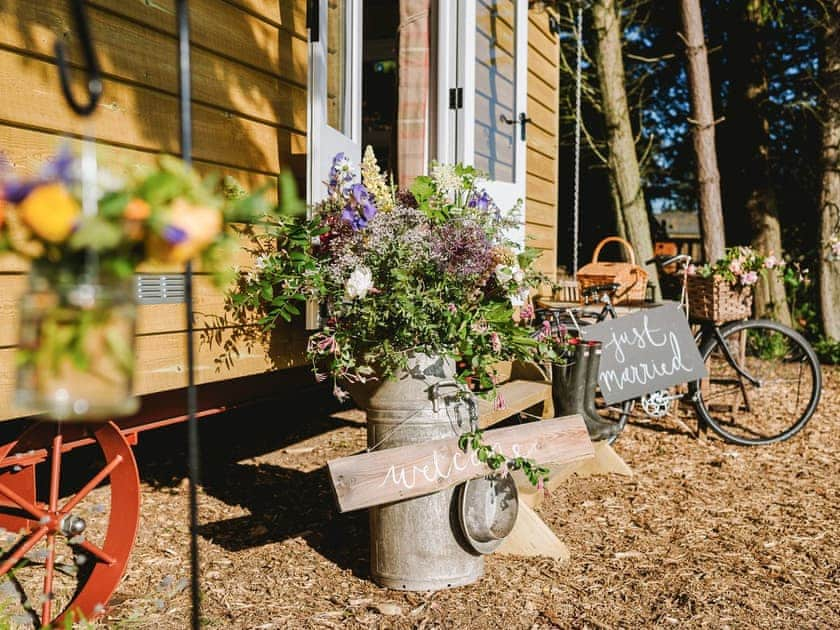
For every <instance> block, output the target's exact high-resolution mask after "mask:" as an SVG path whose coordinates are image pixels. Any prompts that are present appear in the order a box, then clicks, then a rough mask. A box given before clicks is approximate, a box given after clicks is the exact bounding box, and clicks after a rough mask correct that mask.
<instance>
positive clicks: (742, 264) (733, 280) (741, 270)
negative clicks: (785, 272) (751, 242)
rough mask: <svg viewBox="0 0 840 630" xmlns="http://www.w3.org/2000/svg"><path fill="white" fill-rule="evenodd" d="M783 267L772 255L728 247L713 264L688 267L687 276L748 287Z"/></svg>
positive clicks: (750, 249) (783, 263)
mask: <svg viewBox="0 0 840 630" xmlns="http://www.w3.org/2000/svg"><path fill="white" fill-rule="evenodd" d="M784 266H785V262H784V261H783V260H779V259H778V258H776V257H775V256H773V255H772V254H771V255H770V256H764V255H762V254H760V253H759V252H757V251H755V250H754V249H752V248H751V247H744V246H738V247H729V248H727V250H726V252H725V255H724V257H723V258H721V259H720V260H718V261H716V262H715V263H714V264H705V265H703V266H701V267H694V266H693V265H692V266H691V267H689V270H688V272H689V274H697V275H698V276H700V277H702V278H711V277H718V278H721V279H723V280H725V281H727V282H728V283H729V284H732V285H740V286H744V287H750V286H752V285H754V284H755V283H756V282H758V279H759V277H760V275H761V274H764V273H766V272H767V271H771V270H775V271H776V272H781V271H782V269H783V268H784Z"/></svg>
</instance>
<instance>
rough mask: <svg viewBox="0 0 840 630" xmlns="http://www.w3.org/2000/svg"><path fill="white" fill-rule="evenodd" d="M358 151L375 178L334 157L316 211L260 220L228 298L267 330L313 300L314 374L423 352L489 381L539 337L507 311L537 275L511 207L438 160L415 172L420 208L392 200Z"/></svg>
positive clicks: (354, 376) (384, 370) (391, 365)
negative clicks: (250, 258) (519, 244)
mask: <svg viewBox="0 0 840 630" xmlns="http://www.w3.org/2000/svg"><path fill="white" fill-rule="evenodd" d="M366 160H368V164H367V166H366V167H365V168H367V169H368V171H367V172H368V175H367V179H368V180H369V181H377V182H378V183H377V184H376V186H373V187H371V188H370V189H369V188H367V187H366V186H365V185H364V184H358V183H355V181H354V175H353V172H354V170H353V165H351V164H350V163H349V161H348V160H346V159H345V158H344V157H343V156H336V159H335V160H334V164H333V169H332V172H331V174H330V184H329V194H328V196H327V198H326V199H325V200H324V201H323V202H321V203H319V204H318V205H317V206H316V207H315V208H313V211H312V217H311V218H309V219H307V218H306V217H304V216H302V215H300V214H296V215H293V216H287V215H282V216H279V217H275V218H274V219H273V220H272V221H271V222H270V223H269V224H268V225H267V226H266V229H265V233H264V234H263V235H261V236H259V237H258V238H259V240H260V247H259V251H258V252H255V253H257V254H258V255H257V258H256V263H255V267H254V269H251V270H248V271H247V273H246V274H245V275H244V276H243V279H242V282H241V283H240V285H239V286H238V287H237V289H236V290H235V291H233V292H232V293H231V296H230V299H231V301H232V304H233V305H234V307H235V308H239V309H243V310H245V311H252V312H256V313H259V317H260V319H259V321H260V324H261V325H262V326H263V327H264V328H266V329H271V328H273V327H274V326H276V325H277V324H278V323H279V322H282V321H285V322H288V321H290V320H291V319H292V318H294V317H296V316H298V315H300V314H301V312H302V306H303V304H304V303H305V302H306V301H307V300H314V301H318V302H319V303H320V304H321V308H322V325H321V327H320V329H319V330H318V331H317V332H316V333H315V334H314V335H312V336H311V337H310V340H309V344H308V354H309V356H310V358H311V359H312V361H313V363H314V365H315V368H316V372H317V373H318V374H319V376H320V377H326V376H327V375H331V376H332V377H333V378H334V379H336V381H338V380H343V381H349V382H354V381H365V380H367V379H369V378H371V377H372V376H373V375H376V376H377V377H380V378H381V377H387V376H390V375H392V374H394V373H395V372H396V371H397V370H399V369H401V368H403V367H404V366H405V365H406V361H407V359H408V357H409V356H410V355H411V354H412V353H415V352H425V353H429V354H440V355H445V356H450V357H455V358H458V359H459V360H461V361H463V362H464V364H465V365H466V366H467V369H466V374H465V375H464V376H465V377H466V376H467V375H471V376H473V377H474V378H475V379H476V380H477V381H478V382H480V383H481V385H482V386H483V387H487V388H490V389H494V388H495V383H494V375H493V373H492V369H491V365H492V364H493V363H496V362H497V361H499V360H503V359H509V358H522V359H527V358H533V357H535V356H537V353H538V352H539V350H540V349H541V348H545V347H546V344H545V343H543V344H541V343H540V342H539V341H538V340H535V339H534V338H532V337H531V335H530V332H531V331H530V329H529V328H528V327H527V326H526V325H524V322H519V321H517V319H516V317H515V316H514V313H515V309H517V308H518V306H515V304H517V305H518V304H522V303H524V300H525V299H526V297H527V295H526V294H527V291H528V290H529V288H530V287H533V286H535V285H536V284H537V283H538V282H540V280H541V277H540V276H539V274H537V273H536V272H533V271H532V270H531V269H530V265H531V263H532V261H533V260H534V258H535V252H533V251H530V250H529V251H525V252H518V251H517V249H516V248H515V247H514V245H513V244H512V243H510V242H509V241H508V240H506V237H505V233H507V232H508V231H509V230H510V229H511V228H512V227H514V226H515V225H517V221H518V219H517V218H515V217H514V213H515V212H516V210H517V208H515V209H513V211H512V212H510V213H503V212H502V211H501V210H500V209H499V208H497V207H496V206H495V204H494V203H493V200H492V199H491V198H490V197H489V195H487V193H486V192H485V191H484V190H482V189H481V188H480V187H479V184H480V181H481V180H480V177H479V173H478V171H476V169H475V168H473V167H470V166H462V165H442V164H435V165H434V166H433V168H432V174H431V176H428V177H425V176H424V177H420V178H417V180H415V181H414V182H413V184H412V186H411V189H412V190H413V191H414V196H413V199H412V200H411V201H416V205H417V207H416V208H415V207H414V206H413V205H412V204H411V203H410V202H408V201H403V202H401V203H398V204H397V205H396V206H394V200H395V199H403V200H405V199H406V194H407V193H401V194H400V195H397V194H395V191H394V190H392V189H390V188H388V187H387V185H385V184H384V183H383V182H384V180H383V179H382V178H379V177H376V175H377V173H374V172H372V171H373V170H377V171H378V167H375V161H374V160H373V159H372V157H369V158H366ZM380 208H384V210H380ZM335 391H336V393H337V394H338V395H339V396H342V395H343V392H342V391H341V390H340V389H339V388H338V387H336V390H335Z"/></svg>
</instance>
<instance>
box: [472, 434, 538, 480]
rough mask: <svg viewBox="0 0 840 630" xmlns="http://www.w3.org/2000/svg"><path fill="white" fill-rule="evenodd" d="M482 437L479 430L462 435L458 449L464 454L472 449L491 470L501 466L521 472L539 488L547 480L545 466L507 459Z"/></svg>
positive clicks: (520, 459) (523, 460)
mask: <svg viewBox="0 0 840 630" xmlns="http://www.w3.org/2000/svg"><path fill="white" fill-rule="evenodd" d="M483 437H484V432H483V431H481V430H479V429H476V430H475V431H470V432H468V433H462V434H461V437H460V438H459V439H458V447H459V448H460V449H461V450H462V451H464V452H467V449H469V448H472V449H473V450H474V451H475V452H476V457H477V458H478V461H480V462H482V463H484V464H487V465H488V466H489V467H490V468H491V469H492V470H499V469H500V468H501V467H502V466H507V469H508V470H509V471H514V470H521V471H522V472H523V473H524V474H525V476H526V477H527V478H528V481H530V482H531V484H532V485H534V486H539V485H540V484H541V483H542V482H545V481H546V480H547V479H548V473H549V470H548V468H546V467H545V466H538V465H537V463H536V462H535V461H534V460H533V459H528V458H527V457H507V456H505V455H504V454H502V453H500V452H498V451H497V450H495V449H494V448H493V447H492V446H490V445H489V444H487V443H486V442H484V440H483Z"/></svg>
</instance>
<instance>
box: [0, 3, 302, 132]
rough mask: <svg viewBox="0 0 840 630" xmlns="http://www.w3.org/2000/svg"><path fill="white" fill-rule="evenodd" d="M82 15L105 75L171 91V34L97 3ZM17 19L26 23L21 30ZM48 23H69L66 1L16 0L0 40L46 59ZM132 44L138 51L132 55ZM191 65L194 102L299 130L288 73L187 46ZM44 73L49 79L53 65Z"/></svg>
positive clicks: (2, 21)
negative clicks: (122, 17) (20, 0)
mask: <svg viewBox="0 0 840 630" xmlns="http://www.w3.org/2000/svg"><path fill="white" fill-rule="evenodd" d="M88 15H89V20H90V27H91V33H92V36H93V38H94V41H95V42H96V48H97V53H98V55H99V60H100V63H101V66H102V71H103V73H105V75H106V76H108V77H111V78H116V79H119V80H124V81H129V82H133V83H136V84H138V85H141V86H143V87H147V88H150V89H157V90H160V91H162V92H165V93H167V94H170V95H177V93H178V67H177V64H176V55H177V41H176V40H175V38H174V37H173V36H170V35H167V34H164V33H161V32H160V31H157V30H153V29H151V28H148V27H146V26H143V25H141V24H137V23H135V22H132V21H129V20H120V21H119V22H118V23H116V24H115V22H117V20H118V18H116V17H115V16H114V15H113V14H111V13H109V12H106V11H103V10H101V9H98V8H96V7H93V8H91V9H90V10H89V12H88ZM21 22H23V23H26V24H30V25H32V26H31V28H30V29H28V30H21V29H20V28H19V27H18V24H19V23H21ZM47 25H55V26H56V27H60V28H62V29H67V30H69V28H70V26H71V22H70V21H69V2H68V1H67V0H64V1H58V2H51V3H46V4H45V5H44V6H38V7H35V6H34V5H33V4H32V3H25V4H24V3H21V5H20V8H19V10H18V11H17V13H16V14H15V15H10V14H9V13H4V12H0V45H2V46H4V47H9V48H14V49H15V51H16V52H20V53H22V54H24V55H26V56H36V57H42V58H44V59H50V58H51V57H52V55H53V41H54V38H55V36H54V34H53V32H52V30H51V29H50V28H49V26H47ZM117 27H118V28H117ZM139 50H142V51H143V54H142V55H138V54H137V52H138V51H139ZM69 53H70V55H69V59H70V61H71V64H73V65H75V66H77V67H78V66H80V64H81V63H82V58H81V51H80V50H79V49H78V47H75V46H72V47H70V51H69ZM191 64H192V76H193V81H192V88H193V98H194V99H195V100H196V101H197V102H201V103H204V104H208V105H211V106H215V107H218V108H220V109H224V110H227V111H230V112H236V113H237V114H240V115H243V116H246V117H253V118H256V119H259V120H263V121H266V122H269V123H274V124H278V125H281V126H286V127H289V128H290V129H292V130H296V131H298V132H300V133H305V131H306V89H305V87H303V86H300V85H296V84H295V83H293V82H292V81H293V80H294V77H291V76H287V77H285V78H284V77H282V76H277V75H274V74H269V73H267V72H261V71H258V70H255V69H253V68H250V67H248V66H245V65H243V64H241V63H239V62H237V61H235V60H233V59H229V58H227V57H223V56H221V55H218V54H215V53H213V52H210V51H207V50H205V49H202V48H195V49H194V50H193V51H192V55H191ZM50 69H52V68H50ZM33 70H35V71H37V70H38V69H37V68H34V67H33ZM41 70H42V71H43V70H44V69H43V68H41ZM50 78H51V79H53V80H55V76H54V72H53V73H52V74H51V76H50ZM270 95H276V98H271V97H270Z"/></svg>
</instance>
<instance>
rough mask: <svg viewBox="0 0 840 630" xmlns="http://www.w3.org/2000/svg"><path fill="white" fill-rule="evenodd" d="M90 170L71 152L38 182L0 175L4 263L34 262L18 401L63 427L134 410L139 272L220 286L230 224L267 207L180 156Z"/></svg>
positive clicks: (232, 246)
mask: <svg viewBox="0 0 840 630" xmlns="http://www.w3.org/2000/svg"><path fill="white" fill-rule="evenodd" d="M86 168H87V169H88V170H87V172H85V173H84V180H85V181H84V182H83V176H82V175H83V174H82V172H81V171H82V168H81V165H80V160H78V159H76V157H75V156H74V155H73V154H72V153H70V152H69V151H66V150H64V151H62V152H61V153H59V155H58V156H57V157H56V158H55V159H54V160H52V161H50V162H49V163H47V164H46V165H45V166H44V167H43V168H42V169H41V171H40V173H38V174H37V175H36V176H34V177H30V178H19V177H16V176H15V175H14V174H12V173H10V172H9V171H8V169H7V170H6V172H4V173H2V174H0V252H12V253H15V254H18V255H19V256H21V257H23V258H24V259H28V260H29V261H30V262H31V271H30V290H29V292H27V293H26V294H25V295H24V296H23V298H22V300H21V317H20V339H19V344H18V348H19V350H18V390H17V394H18V395H17V399H18V403H19V404H22V405H24V406H27V407H35V408H42V409H47V410H48V411H49V412H50V414H51V416H52V417H54V418H56V419H71V418H75V417H78V418H80V419H81V418H90V417H98V416H104V415H108V414H112V413H114V414H117V413H123V412H124V413H128V412H130V411H131V409H132V408H133V406H134V402H133V399H131V397H130V395H131V386H132V380H131V379H132V374H133V366H134V351H133V343H134V313H135V309H134V292H133V287H132V286H131V285H130V282H129V281H130V279H131V278H132V275H133V273H134V272H135V270H136V268H137V266H138V265H140V264H141V263H152V264H155V263H159V264H164V265H169V266H170V267H171V266H172V265H173V264H175V265H180V264H182V263H185V262H186V261H188V260H191V259H193V258H200V259H201V261H202V266H203V269H205V270H210V271H213V272H215V279H216V280H217V283H219V284H222V283H223V282H224V281H225V279H230V278H232V276H233V271H232V268H231V265H230V264H229V262H228V260H229V256H230V255H231V254H233V253H234V252H235V251H236V249H237V247H238V245H237V240H236V238H235V236H234V235H232V234H230V233H229V232H228V231H226V230H225V229H224V228H225V225H226V224H228V223H230V222H240V221H249V220H254V219H256V218H257V217H259V216H260V215H261V214H262V213H264V212H266V211H267V210H268V207H269V206H268V204H267V202H266V201H264V200H263V198H262V197H261V196H259V195H257V196H246V195H245V194H244V193H241V192H238V193H237V194H235V195H232V197H235V198H228V197H230V196H226V195H224V194H223V193H222V190H221V187H220V186H219V185H218V181H217V180H215V179H202V178H200V177H199V176H198V174H197V173H196V172H195V171H194V170H192V169H191V168H190V167H189V166H187V165H186V164H185V163H184V162H182V161H180V160H178V159H176V158H172V157H165V156H164V157H161V158H159V159H158V161H157V163H156V164H155V165H154V166H152V167H149V168H145V169H135V170H134V171H133V172H132V173H131V175H129V176H125V177H123V176H117V175H115V174H113V173H111V172H108V171H106V170H104V169H98V170H96V168H95V164H94V165H93V169H91V168H90V164H88V165H86ZM227 185H228V187H229V188H231V187H232V188H236V187H235V186H233V185H232V184H231V183H230V182H227ZM240 190H241V189H240ZM115 401H116V402H115Z"/></svg>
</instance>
